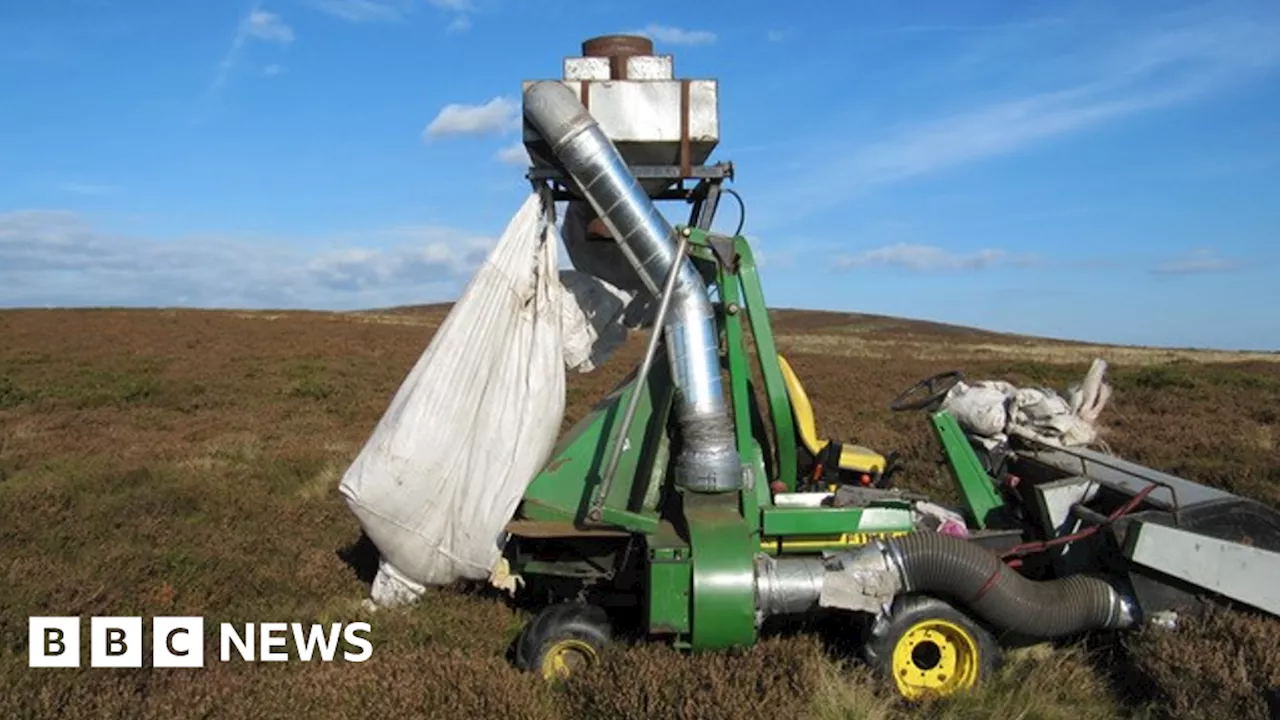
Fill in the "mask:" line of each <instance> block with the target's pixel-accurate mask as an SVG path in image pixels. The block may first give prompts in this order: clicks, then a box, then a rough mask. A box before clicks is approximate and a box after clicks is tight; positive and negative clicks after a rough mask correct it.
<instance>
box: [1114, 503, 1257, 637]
mask: <svg viewBox="0 0 1280 720" xmlns="http://www.w3.org/2000/svg"><path fill="white" fill-rule="evenodd" d="M1127 544H1128V552H1127V553H1126V554H1127V555H1128V556H1129V559H1130V560H1132V561H1133V562H1135V563H1137V564H1139V565H1143V566H1146V567H1149V568H1151V569H1153V570H1159V571H1160V572H1162V573H1166V574H1168V575H1172V576H1173V577H1176V578H1178V579H1180V580H1185V581H1187V582H1189V583H1192V584H1194V585H1198V586H1200V587H1202V588H1204V589H1206V590H1209V591H1210V592H1214V593H1217V594H1219V595H1223V596H1225V597H1228V598H1231V599H1233V600H1237V601H1239V602H1242V603H1245V604H1247V605H1252V606H1254V607H1256V608H1259V609H1261V610H1265V611H1267V612H1270V613H1274V614H1278V615H1280V553H1275V552H1271V551H1269V550H1263V549H1261V548H1256V547H1251V546H1249V545H1242V544H1240V543H1234V542H1228V541H1226V540H1218V539H1216V538H1211V537H1207V536H1204V535H1199V534H1196V533H1193V532H1188V531H1186V530H1182V529H1179V528H1174V527H1168V526H1165V525H1156V524H1154V523H1135V526H1134V528H1133V529H1132V530H1131V531H1130V534H1129V539H1128V542H1127Z"/></svg>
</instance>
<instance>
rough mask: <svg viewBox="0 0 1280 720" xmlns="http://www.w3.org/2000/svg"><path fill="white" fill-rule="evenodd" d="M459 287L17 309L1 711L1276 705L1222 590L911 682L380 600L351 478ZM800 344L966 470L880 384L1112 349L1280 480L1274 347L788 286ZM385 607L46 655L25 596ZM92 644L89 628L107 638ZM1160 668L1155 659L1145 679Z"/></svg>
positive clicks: (477, 597)
mask: <svg viewBox="0 0 1280 720" xmlns="http://www.w3.org/2000/svg"><path fill="white" fill-rule="evenodd" d="M441 316H442V311H440V310H439V309H434V310H433V309H427V310H415V311H401V312H386V313H365V314H358V315H331V314H322V313H311V314H309V313H289V314H265V313H215V312H166V311H133V312H129V311H105V310H104V311H19V312H5V313H0V550H2V551H3V555H2V556H0V557H3V560H0V568H2V569H3V575H2V576H0V609H3V612H0V637H2V638H3V644H2V645H0V707H3V708H4V709H5V715H6V716H7V717H14V718H21V717H50V716H65V717H109V716H117V717H170V716H181V717H255V718H263V717H278V716H289V717H361V718H364V717H376V716H379V715H380V714H382V715H385V714H389V713H392V712H399V713H405V712H412V713H415V714H420V715H424V716H429V717H495V716H500V717H504V718H511V719H513V720H514V719H515V718H560V717H621V718H630V717H635V718H641V717H645V718H647V717H698V718H718V717H757V716H764V715H768V716H769V717H771V718H776V719H779V720H781V719H782V718H792V717H795V718H800V717H805V718H894V717H905V716H908V715H912V714H922V715H926V716H929V717H940V718H941V717H951V718H967V717H973V718H979V717H984V718H985V717H1007V718H1058V717H1061V718H1067V717H1070V718H1072V719H1073V720H1083V719H1085V718H1112V717H1120V716H1151V717H1179V718H1195V717H1206V718H1207V717H1214V718H1223V717H1235V718H1260V717H1266V715H1267V713H1266V708H1265V705H1264V704H1263V701H1262V700H1261V693H1262V691H1263V690H1264V689H1266V688H1268V687H1275V686H1277V685H1280V652H1278V651H1277V650H1276V648H1275V644H1274V638H1275V636H1276V633H1277V631H1280V623H1278V622H1275V621H1269V620H1261V619H1257V618H1254V617H1249V616H1245V615H1241V614H1236V613H1232V614H1224V615H1222V616H1220V617H1212V618H1210V619H1208V620H1207V621H1205V622H1202V623H1200V624H1196V625H1191V626H1185V627H1183V628H1182V629H1180V630H1179V631H1178V632H1177V633H1173V634H1170V633H1146V634H1139V635H1136V636H1131V637H1129V638H1127V639H1126V640H1125V641H1124V642H1122V643H1117V642H1110V643H1108V642H1097V643H1095V644H1094V645H1093V646H1085V645H1080V644H1073V645H1066V646H1060V647H1053V648H1048V647H1036V648H1031V649H1029V650H1026V651H1023V652H1020V653H1019V654H1017V655H1015V656H1014V657H1013V658H1012V660H1011V662H1010V663H1009V665H1008V667H1007V668H1006V669H1005V670H1004V671H1003V673H1002V674H1001V675H1000V677H998V678H996V679H995V680H994V682H992V683H990V684H989V685H988V686H986V687H984V688H982V689H981V690H980V691H978V692H976V693H974V694H972V695H970V696H966V697H961V698H958V699H954V700H952V701H950V702H946V703H939V704H935V705H931V706H927V707H923V708H912V707H907V706H905V705H903V704H901V703H898V702H897V701H895V700H894V699H893V698H892V696H891V695H890V694H888V693H886V692H885V691H884V689H883V686H882V685H881V684H879V683H878V682H877V681H876V680H875V679H874V678H872V677H870V676H869V675H868V674H867V672H866V670H865V669H864V668H862V667H859V666H857V665H856V664H854V663H851V662H846V661H845V660H844V659H843V658H842V657H841V656H840V655H839V654H838V653H835V652H834V651H832V650H830V649H828V648H830V647H831V644H830V643H829V642H826V641H829V640H830V638H824V637H822V636H820V635H818V634H816V633H809V634H801V635H797V636H789V637H782V638H774V639H769V640H767V641H766V642H764V643H762V644H761V645H759V646H758V647H755V648H753V649H751V650H750V651H748V652H743V653H734V654H725V655H708V656H693V657H685V656H680V655H678V654H676V653H675V652H673V651H671V650H668V649H666V648H663V647H659V646H642V647H637V648H631V649H625V650H619V651H617V652H612V653H610V654H609V656H608V658H607V660H606V662H605V663H604V664H603V666H601V667H600V668H599V669H598V670H596V671H594V672H592V673H590V674H589V675H587V676H585V677H583V678H581V679H580V680H579V681H578V682H575V683H573V684H571V685H569V686H567V687H564V688H561V689H550V688H548V687H545V686H543V685H542V684H540V683H539V682H538V681H536V680H534V679H533V678H530V677H528V676H524V675H521V674H519V673H517V672H516V671H514V670H513V669H512V668H511V667H510V666H509V664H508V663H507V662H506V660H505V653H506V650H507V647H508V645H509V643H510V642H511V640H512V639H513V638H514V637H515V634H516V633H517V632H518V630H519V628H520V626H521V624H522V623H523V622H524V621H525V620H526V619H527V618H526V616H525V615H524V614H523V613H522V612H520V611H517V610H515V609H513V608H511V607H510V606H508V605H507V604H506V603H505V602H503V601H502V599H500V598H497V597H494V596H492V595H490V594H488V593H483V592H477V591H471V590H465V589H441V590H433V591H432V592H430V593H429V595H428V597H427V599H426V600H425V601H424V602H423V603H422V604H421V606H419V607H416V608H413V609H411V610H409V611H406V612H398V613H379V614H377V615H373V616H370V615H368V614H367V613H366V612H365V611H363V610H362V609H361V608H360V601H361V600H362V599H363V598H364V597H365V595H366V592H367V586H366V585H365V584H364V583H363V582H362V581H361V579H360V578H359V577H357V575H356V573H355V571H353V569H352V567H351V565H349V564H348V562H347V561H346V560H345V559H344V558H345V557H346V556H347V554H348V552H349V549H350V547H351V545H352V544H353V543H354V541H355V540H356V539H357V537H358V535H359V529H358V527H357V525H356V524H355V522H354V521H353V520H352V518H351V517H350V515H349V514H348V513H347V511H346V509H345V507H344V506H343V505H342V503H341V501H340V500H339V498H338V496H337V493H336V485H337V482H338V479H339V478H340V476H341V473H342V472H343V470H344V469H345V467H346V465H347V463H348V462H349V461H350V459H351V458H352V457H353V455H354V453H355V452H356V451H357V450H358V448H359V446H360V444H361V443H362V442H363V440H364V439H365V437H367V435H368V433H369V431H370V429H371V428H372V426H373V424H374V423H375V422H376V421H377V419H378V417H379V416H380V414H381V413H382V411H383V410H384V408H385V406H386V402H387V401H388V399H389V398H390V395H391V394H392V393H393V392H394V391H395V389H396V387H397V386H398V385H399V383H400V381H401V379H402V378H403V376H404V373H405V372H406V371H407V369H408V368H409V366H410V365H411V364H412V363H413V361H414V360H415V359H416V358H417V356H418V354H419V353H420V352H421V351H422V349H423V348H424V347H425V345H426V343H427V341H428V340H429V338H430V334H431V332H432V328H433V327H434V325H435V323H437V322H438V321H439V319H440V317H441ZM776 322H777V330H778V333H779V336H780V345H781V349H782V350H783V352H786V353H787V354H788V356H789V358H790V359H791V360H792V363H793V365H794V366H795V368H796V371H797V372H798V373H799V374H800V376H801V377H802V378H803V379H804V380H805V382H806V384H807V386H808V389H809V392H810V394H811V395H812V398H813V401H814V403H815V405H816V407H817V409H818V412H819V423H820V431H821V432H823V433H824V434H828V435H832V436H839V437H843V438H845V439H849V440H857V441H860V442H863V443H866V444H869V445H872V446H875V447H879V448H883V449H895V448H896V449H899V450H901V451H903V452H904V453H905V454H906V455H907V456H908V457H909V458H910V462H909V465H908V468H907V477H909V478H910V484H911V486H912V487H913V488H914V489H917V490H925V491H928V492H930V493H933V494H935V495H937V496H939V497H942V498H947V497H949V496H950V495H951V489H950V487H949V485H948V482H947V480H946V479H945V476H944V474H943V472H942V470H941V468H940V467H938V465H937V464H936V462H935V460H934V459H935V458H936V457H937V450H936V449H935V447H934V446H933V443H932V442H931V440H930V438H929V436H928V434H927V432H926V429H925V424H924V421H923V418H922V417H920V416H919V415H917V414H898V413H890V412H889V411H887V410H886V409H885V405H886V403H887V402H888V401H889V400H890V399H891V398H892V397H893V396H894V395H896V394H897V392H898V391H899V390H900V389H902V388H905V387H906V386H908V385H910V384H912V383H913V382H914V381H915V380H917V379H918V378H920V377H923V376H926V375H930V374H933V373H935V372H938V371H940V370H945V369H950V368H951V367H953V366H960V367H962V368H963V369H964V370H965V371H966V372H967V373H968V374H969V375H970V376H972V377H978V378H988V377H1000V378H1004V379H1008V380H1010V381H1013V382H1015V383H1020V384H1023V383H1025V384H1049V385H1051V386H1053V387H1057V388H1062V387H1064V386H1065V385H1066V383H1068V382H1071V381H1074V380H1076V379H1078V378H1079V377H1080V376H1081V375H1082V374H1083V372H1084V370H1085V369H1086V367H1087V363H1088V361H1089V360H1090V359H1091V358H1092V357H1093V356H1094V354H1095V353H1101V355H1102V356H1103V357H1105V358H1106V359H1108V360H1110V361H1113V362H1114V363H1115V366H1114V368H1113V371H1112V374H1111V379H1112V382H1113V383H1114V385H1115V387H1116V397H1115V398H1114V400H1113V403H1112V405H1111V406H1110V407H1108V409H1107V410H1106V412H1105V414H1104V421H1105V422H1106V423H1107V426H1108V435H1107V440H1108V441H1109V443H1110V444H1111V446H1112V447H1113V449H1114V450H1116V451H1117V452H1119V453H1120V454H1123V455H1125V456H1128V457H1130V458H1133V459H1135V460H1137V461H1139V462H1143V463H1147V464H1150V465H1153V466H1155V467H1158V468H1160V469H1164V470H1166V471H1170V472H1173V473H1176V474H1180V475H1184V476H1186V477H1189V478H1191V479H1194V480H1198V481H1201V482H1205V483H1209V484H1213V485H1217V486H1220V487H1225V488H1227V489H1229V490H1232V491H1234V492H1238V493H1241V494H1244V495H1248V496H1251V497H1256V498H1259V499H1261V500H1264V501H1266V502H1269V503H1272V504H1278V505H1280V453H1277V450H1276V442H1277V441H1278V440H1280V415H1278V414H1277V410H1276V408H1277V407H1278V406H1280V362H1278V361H1280V357H1277V356H1274V355H1272V356H1268V355H1262V354H1255V355H1249V356H1232V355H1225V354H1207V355H1206V354H1196V353H1193V352H1179V353H1165V352H1157V351H1147V350H1136V349H1125V350H1112V349H1108V348H1101V349H1099V348H1085V349H1083V350H1082V349H1080V348H1079V347H1077V346H1072V345H1070V344H1067V343H1058V342H1050V341H1031V340H1027V339H1023V338H1010V337H1004V336H999V335H994V334H990V333H979V332H976V331H970V330H965V329H962V328H948V327H943V326H932V325H928V324H922V323H908V322H904V321H895V320H891V319H887V318H870V317H854V316H835V315H822V314H815V313H789V312H783V313H779V314H778V318H777V321H776ZM640 351H641V348H640V347H639V346H638V345H635V344H633V345H632V346H630V347H628V348H627V350H626V351H625V352H624V353H623V354H622V356H621V357H619V358H617V359H615V361H614V362H612V363H611V364H610V365H609V366H608V367H606V368H604V369H602V370H601V371H600V372H598V373H595V374H592V375H588V376H577V377H574V378H572V379H571V383H570V388H569V417H568V418H566V423H567V422H569V421H571V420H573V419H574V418H575V417H577V416H578V415H579V414H581V413H582V412H583V411H584V410H585V409H586V407H587V405H588V404H589V403H590V402H591V401H592V400H594V399H595V398H597V397H598V396H599V395H600V394H601V393H602V392H603V391H604V390H605V389H606V388H608V387H610V386H612V385H613V384H614V383H615V382H616V381H617V380H618V378H619V377H620V375H621V374H622V373H623V372H624V371H626V370H627V369H629V368H630V367H631V366H632V365H633V363H634V361H635V359H636V358H637V357H638V356H639V353H640ZM37 614H68V615H74V614H79V615H83V616H87V615H102V614H119V615H142V616H148V617H149V616H152V615H162V614H175V615H181V614H192V615H204V616H205V617H206V618H207V619H208V621H210V622H214V623H216V622H222V621H241V622H245V621H265V620H270V619H278V620H283V621H293V622H312V621H335V620H342V621H349V620H355V619H368V620H370V621H371V622H372V623H373V628H374V637H373V640H374V647H375V650H374V655H373V658H372V659H371V660H370V661H369V662H367V663H364V664H362V665H348V664H343V663H333V664H329V665H326V664H323V663H281V664H278V665H273V664H248V663H227V664H222V663H214V664H213V666H212V667H208V668H206V669H203V670H190V671H179V670H159V671H154V672H153V671H150V670H147V669H142V670H119V671H109V670H103V669H97V670H92V669H82V670H45V671H37V670H31V669H28V668H27V667H26V637H27V627H26V624H27V621H26V618H27V616H29V615H37ZM86 656H87V651H86ZM1143 688H1145V689H1143Z"/></svg>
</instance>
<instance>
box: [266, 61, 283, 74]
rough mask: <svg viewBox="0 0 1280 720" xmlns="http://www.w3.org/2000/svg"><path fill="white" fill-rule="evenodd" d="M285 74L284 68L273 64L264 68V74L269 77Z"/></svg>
mask: <svg viewBox="0 0 1280 720" xmlns="http://www.w3.org/2000/svg"><path fill="white" fill-rule="evenodd" d="M283 73H284V68H283V67H281V66H280V65H277V64H275V63H271V64H270V65H267V66H265V67H263V68H262V74H263V75H266V76H267V77H273V76H275V75H281V74H283Z"/></svg>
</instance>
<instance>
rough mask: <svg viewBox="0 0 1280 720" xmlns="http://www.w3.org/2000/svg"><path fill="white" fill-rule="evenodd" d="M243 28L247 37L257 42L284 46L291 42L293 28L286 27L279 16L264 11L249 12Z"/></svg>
mask: <svg viewBox="0 0 1280 720" xmlns="http://www.w3.org/2000/svg"><path fill="white" fill-rule="evenodd" d="M244 28H245V30H244V31H245V32H246V33H248V35H249V37H255V38H258V39H259V40H266V41H268V42H278V43H284V44H286V45H287V44H289V43H291V42H293V28H291V27H289V26H288V25H286V24H285V22H284V21H283V20H281V19H280V16H279V15H277V14H275V13H271V12H267V11H266V10H257V9H254V10H250V11H249V15H248V17H246V18H245V20H244Z"/></svg>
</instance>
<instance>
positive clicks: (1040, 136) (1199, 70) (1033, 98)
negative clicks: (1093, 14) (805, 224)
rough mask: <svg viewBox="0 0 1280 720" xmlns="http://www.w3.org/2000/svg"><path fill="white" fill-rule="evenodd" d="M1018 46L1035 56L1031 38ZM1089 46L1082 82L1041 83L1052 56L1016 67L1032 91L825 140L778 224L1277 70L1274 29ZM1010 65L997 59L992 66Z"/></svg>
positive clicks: (1256, 23)
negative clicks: (1033, 84) (872, 132)
mask: <svg viewBox="0 0 1280 720" xmlns="http://www.w3.org/2000/svg"><path fill="white" fill-rule="evenodd" d="M1045 27H1046V30H1045V32H1050V31H1052V32H1055V33H1060V32H1062V29H1061V27H1062V26H1061V23H1060V22H1058V23H1054V24H1046V25H1045ZM1050 29H1051V30H1050ZM1030 32H1032V31H1030V30H1029V31H1028V33H1030ZM1001 37H1004V36H1003V35H1002V36H1001ZM1024 40H1025V42H1026V44H1027V46H1028V47H1032V48H1033V49H1032V50H1030V51H1029V52H1034V51H1035V50H1034V46H1035V42H1034V38H1033V37H1032V38H1024ZM1088 40H1089V39H1088V38H1083V37H1082V38H1081V43H1082V48H1083V49H1081V50H1079V51H1078V55H1077V56H1073V62H1072V64H1071V70H1070V71H1071V72H1074V73H1087V74H1088V75H1087V76H1086V77H1085V78H1084V79H1082V81H1081V82H1077V83H1075V84H1058V83H1056V82H1054V81H1051V80H1048V78H1050V77H1055V75H1056V73H1058V72H1061V71H1063V68H1062V66H1061V65H1060V64H1055V63H1057V60H1056V56H1052V55H1049V56H1046V57H1039V56H1028V57H1025V58H1017V60H1018V61H1019V62H1020V63H1021V66H1022V67H1023V68H1024V71H1025V72H1026V73H1028V74H1031V75H1035V74H1036V72H1037V69H1039V70H1042V71H1044V78H1045V81H1044V82H1043V83H1042V84H1041V89H1040V90H1039V91H1032V92H1028V93H1025V94H1022V95H1019V96H1013V97H1008V98H1006V99H1003V100H997V101H995V102H992V103H989V104H986V105H981V106H977V107H973V108H971V109H968V110H964V111H960V112H957V113H953V114H948V115H944V116H942V117H937V118H933V119H921V120H918V121H915V122H911V123H907V124H903V125H899V126H898V127H897V128H896V129H895V130H891V131H890V132H888V133H885V134H884V135H882V136H881V137H880V138H879V139H872V140H870V141H869V142H857V143H850V142H849V141H847V140H846V139H844V138H833V139H831V140H830V141H829V142H826V143H821V142H820V143H817V145H819V146H821V147H823V151H822V154H821V156H816V157H814V158H813V159H812V162H811V163H809V164H808V167H810V168H811V170H810V174H811V177H812V179H813V181H812V182H806V183H800V184H798V185H796V187H797V196H796V197H794V198H785V199H783V198H780V199H779V203H780V206H787V207H789V208H790V215H789V216H788V217H787V218H786V220H787V221H789V222H794V220H795V219H796V217H797V216H799V215H801V214H803V213H805V212H808V211H815V210H820V209H823V208H825V207H828V206H831V205H835V204H839V203H842V202H844V201H845V200H847V198H848V197H850V196H851V195H856V194H858V193H860V192H863V191H866V190H868V189H872V188H875V187H879V186H884V185H890V184H895V183H900V182H904V181H907V180H911V179H914V178H918V177H923V176H928V175H933V174H936V173H940V172H943V171H947V170H951V169H954V168H957V167H961V166H964V165H968V164H972V163H976V162H980V161H983V160H986V159H989V158H993V157H997V156H1002V155H1008V154H1012V153H1016V152H1020V151H1024V150H1026V149H1028V148H1031V147H1034V146H1037V145H1040V144H1043V143H1046V142H1048V141H1051V140H1054V139H1057V138H1061V137H1064V136H1068V135H1071V134H1075V133H1080V132H1082V131H1085V130H1087V129H1090V128H1093V127H1097V126H1101V125H1104V124H1106V123H1110V122H1115V121H1119V120H1122V119H1124V118H1128V117H1132V116H1135V115H1139V114H1142V113H1147V112H1152V111H1156V110H1160V109H1164V108H1169V107H1173V106H1176V105H1181V104H1186V103H1189V102H1192V101H1197V100H1201V99H1203V98H1206V97H1209V96H1211V95H1212V94H1213V93H1216V92H1219V91H1221V90H1224V89H1226V88H1229V87H1231V86H1232V85H1233V84H1235V83H1238V82H1242V81H1245V80H1247V79H1249V78H1251V77H1254V76H1256V75H1258V74H1259V72H1260V71H1267V70H1271V69H1274V68H1276V67H1277V66H1280V22H1277V21H1275V20H1274V19H1273V20H1272V21H1270V22H1265V21H1263V20H1262V19H1261V18H1250V19H1245V18H1234V17H1226V16H1222V17H1211V18H1203V17H1200V18H1188V17H1186V16H1175V17H1164V18H1161V20H1160V21H1158V22H1156V23H1154V24H1153V25H1152V26H1149V27H1148V28H1146V29H1145V30H1142V29H1135V30H1132V31H1130V32H1126V33H1125V34H1123V35H1122V36H1120V40H1119V41H1118V42H1113V43H1112V44H1109V45H1102V46H1098V45H1096V44H1095V45H1094V46H1092V47H1087V46H1085V45H1083V43H1086V42H1087V41H1088ZM993 42H998V41H997V40H993ZM1014 59H1015V58H1012V57H1010V56H1009V55H1008V54H1007V53H1006V54H1005V55H1004V56H1002V59H1001V61H1000V62H1001V63H1002V64H1004V65H1007V64H1008V63H1009V62H1011V61H1012V60H1014ZM1038 63H1040V64H1038ZM975 81H976V78H975ZM953 82H954V80H953ZM1050 83H1054V84H1050ZM1055 84H1056V85H1057V86H1056V87H1055V86H1054V85H1055ZM1046 86H1047V87H1046ZM779 221H781V220H779Z"/></svg>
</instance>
